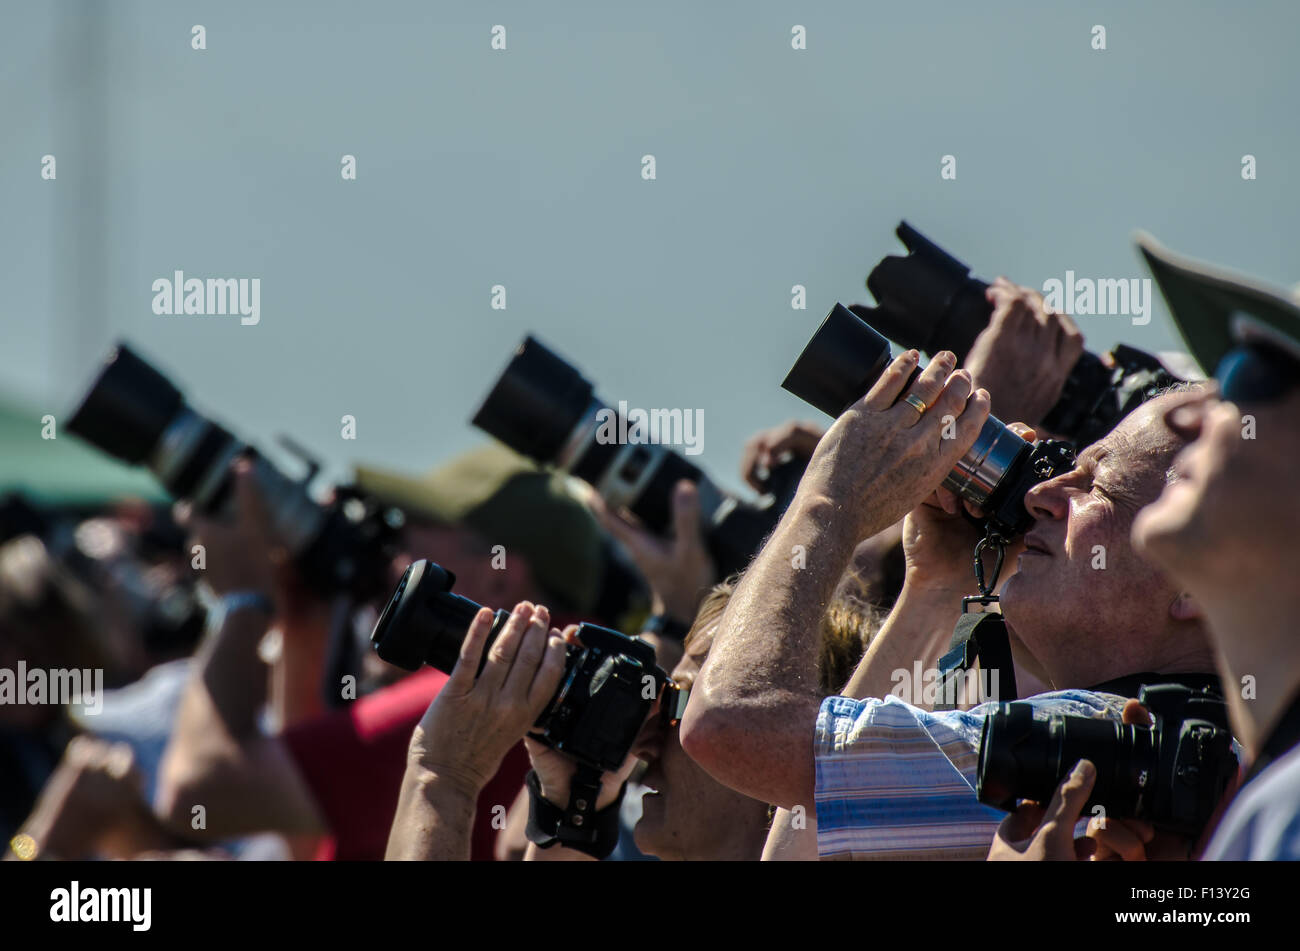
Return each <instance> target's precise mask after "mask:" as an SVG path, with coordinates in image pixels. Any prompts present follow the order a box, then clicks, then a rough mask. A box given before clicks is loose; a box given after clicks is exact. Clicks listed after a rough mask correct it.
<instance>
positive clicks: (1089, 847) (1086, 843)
mask: <svg viewBox="0 0 1300 951" xmlns="http://www.w3.org/2000/svg"><path fill="white" fill-rule="evenodd" d="M1096 854H1097V840H1096V839H1089V838H1088V837H1087V836H1084V837H1083V838H1082V839H1075V840H1074V857H1075V858H1076V859H1078V860H1079V861H1080V862H1088V861H1091V860H1092V857H1093V856H1094V855H1096Z"/></svg>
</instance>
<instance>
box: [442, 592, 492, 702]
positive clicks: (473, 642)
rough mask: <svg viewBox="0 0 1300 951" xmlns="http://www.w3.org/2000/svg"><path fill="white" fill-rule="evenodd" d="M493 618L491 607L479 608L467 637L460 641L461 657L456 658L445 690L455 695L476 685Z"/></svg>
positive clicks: (444, 687) (463, 692) (464, 692)
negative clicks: (476, 677)
mask: <svg viewBox="0 0 1300 951" xmlns="http://www.w3.org/2000/svg"><path fill="white" fill-rule="evenodd" d="M492 618H493V614H492V609H491V608H479V610H478V613H477V614H475V615H474V620H472V621H470V622H469V630H468V631H466V632H465V639H464V640H463V641H461V642H460V657H459V658H457V660H456V666H455V667H453V668H452V669H451V676H449V677H448V678H447V683H446V684H445V685H444V686H443V688H442V689H443V690H451V691H452V694H453V695H463V694H467V693H469V691H470V689H471V688H472V687H473V686H474V675H475V673H477V672H478V662H479V659H480V658H482V656H483V648H484V647H485V646H486V645H487V639H488V634H490V633H491V631H492Z"/></svg>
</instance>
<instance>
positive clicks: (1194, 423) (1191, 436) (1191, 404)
mask: <svg viewBox="0 0 1300 951" xmlns="http://www.w3.org/2000/svg"><path fill="white" fill-rule="evenodd" d="M1217 404H1218V391H1217V389H1216V388H1214V387H1213V386H1208V385H1207V386H1201V387H1197V388H1195V389H1190V390H1187V391H1186V392H1184V393H1180V394H1178V395H1177V397H1175V398H1173V399H1171V401H1170V404H1169V406H1167V407H1166V408H1165V412H1164V417H1163V418H1164V423H1165V425H1166V426H1168V427H1169V428H1170V429H1171V430H1172V431H1173V432H1174V434H1175V435H1176V436H1178V437H1179V438H1180V439H1182V440H1184V441H1186V442H1192V441H1193V440H1195V439H1196V438H1197V437H1198V436H1200V434H1201V426H1202V424H1203V423H1204V422H1205V417H1206V414H1208V413H1209V412H1210V410H1212V409H1213V408H1214V407H1215V406H1216V405H1217Z"/></svg>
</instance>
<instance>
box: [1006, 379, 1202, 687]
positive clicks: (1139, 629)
mask: <svg viewBox="0 0 1300 951" xmlns="http://www.w3.org/2000/svg"><path fill="white" fill-rule="evenodd" d="M1169 399H1170V397H1168V396H1166V397H1161V398H1160V399H1157V400H1152V401H1151V402H1149V403H1146V404H1144V405H1143V406H1141V407H1139V408H1138V409H1136V410H1134V411H1133V412H1132V413H1130V414H1129V415H1128V416H1127V417H1125V419H1124V420H1123V421H1122V422H1121V423H1120V424H1119V426H1117V427H1116V428H1115V429H1114V430H1113V431H1112V432H1111V433H1110V434H1109V435H1108V436H1106V438H1105V439H1102V440H1101V441H1100V442H1098V443H1095V444H1094V445H1092V446H1089V447H1088V448H1087V449H1086V450H1084V451H1083V452H1082V453H1080V455H1079V460H1078V465H1077V466H1076V467H1075V468H1074V469H1073V470H1072V471H1071V472H1068V473H1065V474H1063V475H1060V476H1058V477H1056V478H1055V479H1051V480H1049V481H1047V482H1043V483H1040V484H1039V485H1037V486H1035V487H1034V488H1033V489H1032V490H1030V491H1029V492H1028V493H1027V494H1026V496H1025V506H1026V507H1027V508H1028V509H1029V511H1030V513H1031V514H1032V515H1033V516H1034V517H1035V519H1037V523H1036V524H1035V525H1034V526H1033V528H1031V529H1030V530H1029V532H1028V533H1027V534H1026V535H1025V551H1024V552H1023V553H1022V554H1021V555H1020V556H1019V559H1018V561H1017V570H1016V573H1015V574H1013V575H1012V576H1011V577H1010V578H1009V579H1008V580H1007V582H1006V584H1005V585H1004V587H1003V591H1002V605H1003V611H1004V613H1005V614H1006V617H1007V622H1008V624H1009V625H1011V626H1013V627H1014V629H1015V632H1016V634H1017V635H1018V636H1019V637H1020V639H1021V640H1022V641H1023V642H1024V644H1025V646H1026V647H1027V648H1028V649H1029V651H1030V652H1031V653H1033V654H1034V656H1035V657H1036V658H1037V659H1038V660H1039V661H1040V662H1041V663H1042V665H1043V667H1044V669H1045V670H1046V672H1047V673H1048V675H1049V676H1051V678H1052V680H1053V682H1054V683H1055V684H1056V686H1058V687H1064V686H1088V685H1090V684H1093V683H1097V682H1099V681H1101V680H1106V679H1109V676H1111V675H1110V674H1109V673H1108V672H1109V671H1111V670H1113V669H1123V670H1126V671H1127V672H1129V673H1134V672H1137V671H1138V670H1141V669H1146V668H1144V667H1142V666H1131V665H1132V664H1139V665H1140V664H1142V663H1143V661H1144V660H1146V658H1147V657H1148V656H1149V655H1150V651H1151V646H1152V639H1153V638H1155V637H1158V636H1160V635H1161V633H1162V632H1165V630H1166V627H1167V625H1168V624H1169V618H1170V615H1169V608H1170V604H1171V603H1172V601H1173V600H1174V598H1175V597H1176V595H1177V591H1176V590H1175V589H1174V588H1173V587H1172V585H1171V584H1170V582H1169V581H1167V580H1166V579H1165V578H1164V577H1163V576H1162V575H1161V574H1160V573H1159V572H1157V571H1156V569H1155V568H1154V567H1152V566H1151V565H1149V564H1147V563H1146V562H1145V561H1143V560H1142V559H1141V558H1139V557H1138V555H1137V553H1136V552H1135V551H1134V550H1133V546H1132V545H1131V544H1130V541H1129V532H1130V528H1131V526H1132V524H1133V520H1134V518H1135V517H1136V516H1137V513H1138V512H1139V511H1140V510H1141V509H1142V507H1143V506H1144V505H1146V504H1147V503H1149V502H1151V501H1152V500H1153V499H1155V498H1156V496H1157V495H1159V494H1160V491H1161V488H1162V487H1163V485H1164V474H1165V471H1166V470H1167V469H1168V467H1169V464H1170V462H1171V461H1172V459H1173V457H1174V454H1175V452H1176V451H1177V450H1178V448H1179V446H1180V445H1181V442H1180V440H1179V439H1178V438H1177V436H1175V434H1174V433H1173V432H1172V431H1171V430H1170V429H1169V428H1168V427H1167V426H1166V425H1165V423H1164V419H1163V416H1164V408H1165V407H1166V406H1168V400H1169Z"/></svg>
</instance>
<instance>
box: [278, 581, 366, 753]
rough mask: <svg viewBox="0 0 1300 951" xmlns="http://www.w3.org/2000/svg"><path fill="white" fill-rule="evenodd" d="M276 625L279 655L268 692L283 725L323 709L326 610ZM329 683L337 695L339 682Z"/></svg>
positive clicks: (315, 714) (326, 643) (326, 631)
mask: <svg viewBox="0 0 1300 951" xmlns="http://www.w3.org/2000/svg"><path fill="white" fill-rule="evenodd" d="M322 607H323V606H322ZM347 623H350V619H349V621H348V622H347ZM279 626H280V631H281V647H280V656H279V657H278V658H277V661H276V663H275V666H274V667H273V668H272V674H271V680H272V694H271V695H272V705H273V709H274V712H275V717H276V722H277V723H278V724H279V728H280V729H284V728H285V727H289V726H292V725H293V724H295V723H300V722H302V721H303V720H307V719H310V718H311V717H314V716H319V715H320V714H322V713H324V712H325V711H326V707H325V693H324V687H325V665H326V663H327V661H328V654H329V637H330V621H329V617H328V614H327V612H325V611H323V610H322V611H321V612H319V614H316V613H313V614H311V615H307V616H303V617H292V618H286V619H284V620H282V621H281V622H280V625H279ZM332 686H333V689H335V690H337V691H339V695H340V696H341V695H342V691H343V684H342V683H338V684H334V685H332ZM354 688H355V685H354ZM355 695H356V692H355V689H354V690H353V696H355Z"/></svg>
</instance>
